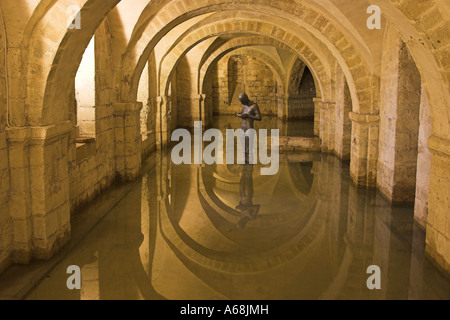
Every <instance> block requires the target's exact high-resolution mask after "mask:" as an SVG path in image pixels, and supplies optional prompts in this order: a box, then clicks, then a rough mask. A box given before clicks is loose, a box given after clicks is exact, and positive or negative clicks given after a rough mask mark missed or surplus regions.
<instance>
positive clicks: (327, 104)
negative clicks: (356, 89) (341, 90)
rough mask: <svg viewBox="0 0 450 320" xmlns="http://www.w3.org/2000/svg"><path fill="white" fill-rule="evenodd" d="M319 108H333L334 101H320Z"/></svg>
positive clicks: (334, 105)
mask: <svg viewBox="0 0 450 320" xmlns="http://www.w3.org/2000/svg"><path fill="white" fill-rule="evenodd" d="M320 108H321V109H326V110H330V111H331V110H334V108H336V102H321V103H320Z"/></svg>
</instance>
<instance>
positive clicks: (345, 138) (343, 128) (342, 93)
mask: <svg viewBox="0 0 450 320" xmlns="http://www.w3.org/2000/svg"><path fill="white" fill-rule="evenodd" d="M338 68H339V67H338ZM338 71H339V72H337V79H336V114H335V118H336V136H335V138H336V141H335V146H334V151H335V153H336V155H337V156H338V157H339V158H341V159H343V160H350V153H351V150H350V149H351V138H352V122H351V121H350V116H349V114H350V112H351V111H352V99H351V96H350V90H349V88H348V84H347V81H346V79H345V77H344V74H343V73H342V70H341V69H340V68H339V70H338Z"/></svg>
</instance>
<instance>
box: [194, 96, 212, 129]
mask: <svg viewBox="0 0 450 320" xmlns="http://www.w3.org/2000/svg"><path fill="white" fill-rule="evenodd" d="M196 100H197V101H198V106H199V114H200V119H199V120H200V121H202V122H203V131H206V130H207V129H208V126H209V124H210V123H209V122H210V118H209V113H208V110H206V105H205V102H206V94H200V95H199V96H198V98H196Z"/></svg>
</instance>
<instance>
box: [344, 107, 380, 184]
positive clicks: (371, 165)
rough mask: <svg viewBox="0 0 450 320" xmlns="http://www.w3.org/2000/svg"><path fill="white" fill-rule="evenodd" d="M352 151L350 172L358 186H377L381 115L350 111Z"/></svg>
mask: <svg viewBox="0 0 450 320" xmlns="http://www.w3.org/2000/svg"><path fill="white" fill-rule="evenodd" d="M350 120H352V153H351V167H350V173H351V176H352V179H353V181H354V182H355V183H356V184H357V185H358V186H364V187H376V185H377V159H378V137H379V131H380V116H379V115H365V114H357V113H353V112H351V113H350Z"/></svg>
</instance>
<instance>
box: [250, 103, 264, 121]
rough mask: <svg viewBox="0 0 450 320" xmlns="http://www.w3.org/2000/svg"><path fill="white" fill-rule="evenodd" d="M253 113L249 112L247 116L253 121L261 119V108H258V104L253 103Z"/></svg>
mask: <svg viewBox="0 0 450 320" xmlns="http://www.w3.org/2000/svg"><path fill="white" fill-rule="evenodd" d="M252 109H253V112H252V113H253V114H250V115H249V117H250V118H251V119H252V120H254V121H262V115H261V110H259V106H258V105H257V104H255V105H254V106H253V107H252Z"/></svg>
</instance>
